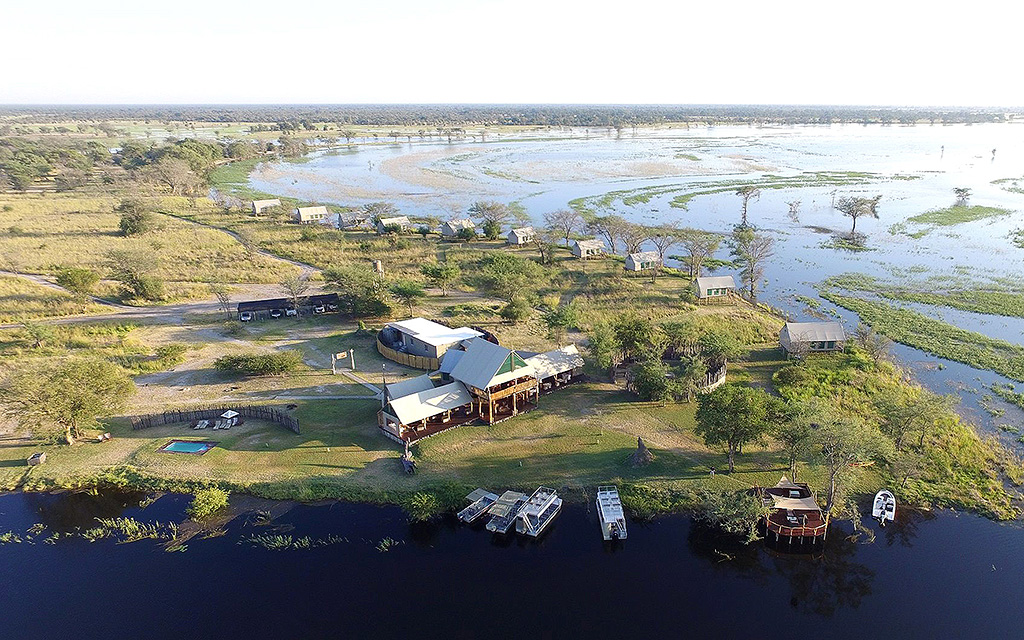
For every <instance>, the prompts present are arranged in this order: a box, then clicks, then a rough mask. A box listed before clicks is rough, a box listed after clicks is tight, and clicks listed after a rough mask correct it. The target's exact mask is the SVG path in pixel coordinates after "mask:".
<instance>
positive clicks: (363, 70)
mask: <svg viewBox="0 0 1024 640" xmlns="http://www.w3.org/2000/svg"><path fill="white" fill-rule="evenodd" d="M1019 14H1020V9H1013V8H1010V9H1009V10H1008V9H1007V8H1006V7H1005V6H1004V5H1002V4H1000V3H996V2H992V1H989V0H982V2H980V3H975V5H972V8H971V11H969V12H961V13H958V14H957V15H956V16H955V17H950V16H949V15H948V14H945V13H939V12H936V11H934V6H933V5H930V4H924V3H923V2H907V3H895V4H894V3H889V2H881V1H880V0H869V2H867V3H866V4H863V5H860V6H858V8H857V10H856V11H849V10H846V9H845V8H843V7H836V6H830V5H822V4H820V3H811V2H805V1H804V2H796V3H792V4H789V5H787V6H785V7H774V8H767V7H765V6H764V5H763V3H756V2H753V1H751V0H742V1H741V2H739V3H738V4H736V5H734V6H730V7H729V9H728V12H723V11H722V10H721V9H717V8H714V7H705V6H690V5H687V6H683V5H675V4H668V3H663V2H658V1H656V0H639V2H634V3H630V4H629V5H628V6H625V5H622V4H621V3H615V2H610V1H607V0H593V1H590V2H582V1H580V0H569V1H566V2H558V3H550V2H541V1H539V0H524V1H521V2H516V3H512V2H508V1H506V0H484V1H478V2H474V1H471V0H442V1H436V2H414V1H413V0H391V1H385V2H379V3H374V4H373V5H372V6H369V5H366V4H363V3H347V2H342V3H340V4H335V5H331V6H323V5H321V4H319V3H316V2H310V1H309V0H297V1H296V2H292V3H290V4H289V5H288V10H287V12H282V10H281V7H280V5H278V4H273V3H270V2H267V1H265V0H256V1H253V2H242V1H241V0H223V1H220V2H213V3H211V2H199V1H198V0H182V2H179V3H177V4H175V5H174V8H173V10H166V9H164V8H163V7H161V8H160V9H154V8H151V7H145V6H140V5H138V4H137V3H129V2H126V1H124V0H98V1H97V2H95V3H89V4H83V3H76V2H70V1H69V0H55V2H53V3H47V4H42V3H32V4H28V3H18V4H16V5H13V6H8V7H5V18H6V23H7V24H8V25H11V26H10V27H9V28H8V29H7V33H5V38H4V39H3V40H0V58H2V59H4V60H6V61H10V63H9V64H7V65H6V68H5V73H4V76H5V77H4V79H3V80H2V81H0V103H2V104H19V105H26V104H28V105H50V104H84V105H132V104H146V105H150V104H247V105H252V104H573V105H575V104H595V105H605V104H658V105H664V104H672V105H674V104H707V105H723V104H729V105H844V106H846V105H848V106H868V105H887V106H894V107H902V106H928V105H942V106H947V105H966V106H981V105H990V106H1004V105H1016V104H1020V102H1021V94H1020V90H1019V89H1018V88H1017V87H1016V86H1015V83H1013V82H1012V78H1013V77H1015V71H1016V69H1015V61H1016V60H1017V58H1018V54H1017V51H1016V50H1015V43H1016V41H1017V38H1016V35H1017V34H1016V33H1015V30H1016V25H1017V24H1019V20H1018V19H1015V18H1016V17H1019ZM14 61H20V62H14Z"/></svg>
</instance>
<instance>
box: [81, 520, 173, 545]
mask: <svg viewBox="0 0 1024 640" xmlns="http://www.w3.org/2000/svg"><path fill="white" fill-rule="evenodd" d="M96 522H98V523H99V525H100V526H99V527H97V528H95V529H89V530H88V532H86V533H88V534H89V535H88V536H86V535H85V534H84V533H83V537H86V539H88V540H89V541H90V542H94V541H95V540H99V539H101V538H109V537H116V538H119V542H136V541H138V540H174V539H176V538H177V537H178V525H176V524H174V523H173V522H169V523H167V524H161V523H160V522H152V523H149V522H140V521H138V520H136V519H135V518H96Z"/></svg>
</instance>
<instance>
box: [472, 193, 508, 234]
mask: <svg viewBox="0 0 1024 640" xmlns="http://www.w3.org/2000/svg"><path fill="white" fill-rule="evenodd" d="M469 213H470V214H472V215H474V216H476V217H478V218H480V219H481V220H483V222H484V225H486V224H487V223H488V222H490V223H493V224H496V225H497V226H498V229H499V230H500V229H501V225H503V224H505V223H506V222H508V220H509V218H511V217H512V211H511V210H510V209H509V207H508V205H507V204H503V203H501V202H495V201H493V200H478V201H477V202H474V203H473V204H472V205H470V207H469Z"/></svg>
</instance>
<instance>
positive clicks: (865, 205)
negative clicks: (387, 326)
mask: <svg viewBox="0 0 1024 640" xmlns="http://www.w3.org/2000/svg"><path fill="white" fill-rule="evenodd" d="M881 199H882V196H881V195H877V196H875V197H874V198H853V197H842V198H839V201H838V202H836V209H838V210H839V212H840V213H842V214H843V215H844V216H847V217H849V218H853V228H852V229H851V230H850V236H851V237H852V236H855V235H856V234H857V219H858V218H862V217H868V218H875V219H877V218H878V203H879V201H881Z"/></svg>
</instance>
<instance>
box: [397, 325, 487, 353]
mask: <svg viewBox="0 0 1024 640" xmlns="http://www.w3.org/2000/svg"><path fill="white" fill-rule="evenodd" d="M381 334H382V337H383V338H384V339H385V340H386V341H387V343H388V346H390V347H391V348H392V349H396V350H398V351H401V352H402V353H408V354H411V355H416V356H423V357H425V358H440V357H441V356H442V355H444V353H445V352H446V351H447V350H448V349H449V348H450V347H452V346H453V345H456V344H459V343H460V342H462V341H463V340H470V339H472V338H477V337H480V336H482V335H483V334H482V333H481V332H479V331H477V330H476V329H470V328H469V327H460V328H458V329H452V328H450V327H446V326H444V325H443V324H440V323H438V322H434V321H432V320H427V319H426V318H410V319H408V320H400V321H398V322H389V323H388V324H387V325H386V326H385V327H384V329H383V331H381Z"/></svg>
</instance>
